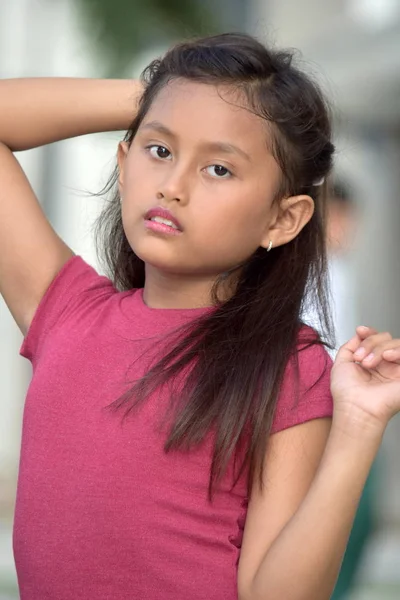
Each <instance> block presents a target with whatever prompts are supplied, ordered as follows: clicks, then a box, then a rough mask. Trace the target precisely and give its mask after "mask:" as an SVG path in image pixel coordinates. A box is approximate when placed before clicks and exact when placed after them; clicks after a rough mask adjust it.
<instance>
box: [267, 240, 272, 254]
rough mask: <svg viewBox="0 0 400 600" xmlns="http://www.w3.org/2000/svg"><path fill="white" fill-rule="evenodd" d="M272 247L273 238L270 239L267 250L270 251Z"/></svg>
mask: <svg viewBox="0 0 400 600" xmlns="http://www.w3.org/2000/svg"><path fill="white" fill-rule="evenodd" d="M271 248H272V240H269V244H268V248H267V252H269V251H270V250H271Z"/></svg>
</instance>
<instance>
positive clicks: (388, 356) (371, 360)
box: [354, 339, 400, 368]
mask: <svg viewBox="0 0 400 600" xmlns="http://www.w3.org/2000/svg"><path fill="white" fill-rule="evenodd" d="M354 356H355V357H356V353H355V354H354ZM382 359H383V360H387V361H390V362H397V361H400V340H398V339H397V340H393V339H392V340H390V341H386V342H384V343H381V344H377V345H376V346H374V347H373V348H371V350H370V352H369V354H367V356H365V357H364V358H363V359H362V360H360V361H359V362H361V364H362V365H364V366H366V367H368V368H371V367H376V366H377V365H378V364H379V363H380V362H381V360H382Z"/></svg>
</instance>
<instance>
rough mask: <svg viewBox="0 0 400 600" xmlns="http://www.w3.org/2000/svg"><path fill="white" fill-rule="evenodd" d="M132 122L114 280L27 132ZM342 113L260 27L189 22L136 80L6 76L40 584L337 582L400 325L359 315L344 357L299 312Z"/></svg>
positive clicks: (396, 361)
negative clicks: (201, 34) (333, 353)
mask: <svg viewBox="0 0 400 600" xmlns="http://www.w3.org/2000/svg"><path fill="white" fill-rule="evenodd" d="M138 100H140V102H139V103H138V102H137V101H138ZM127 128H129V129H128V133H127V135H126V136H125V140H124V141H123V142H121V143H120V145H119V148H118V168H117V171H116V176H115V194H114V196H113V198H112V199H111V201H110V202H109V204H108V205H107V206H106V208H105V212H104V213H103V215H102V216H101V219H100V222H99V229H98V233H99V234H100V235H102V236H103V237H102V238H100V239H102V240H103V241H102V242H101V244H102V247H103V250H104V252H105V256H106V259H107V263H108V266H109V268H110V272H111V279H108V278H106V277H104V276H100V275H98V274H97V273H96V272H95V270H94V269H93V268H91V267H90V266H89V265H87V264H86V263H85V262H84V260H82V258H80V257H78V256H74V254H73V252H72V251H71V250H70V249H69V248H68V247H67V246H66V245H65V244H64V243H63V242H62V241H61V240H60V239H59V237H58V236H57V235H56V233H55V232H54V231H53V230H52V228H51V226H50V225H49V223H48V221H47V220H46V218H45V216H44V215H43V212H42V211H41V208H40V206H39V204H38V202H37V200H36V198H35V197H34V194H33V192H32V189H31V188H30V186H29V184H28V182H27V180H26V178H25V176H24V174H23V172H22V171H21V169H20V167H19V166H18V163H17V161H16V159H15V158H14V156H13V154H12V153H13V152H14V151H17V150H24V149H28V148H32V147H35V146H39V145H41V144H47V143H50V142H54V141H56V140H60V139H63V138H68V137H72V136H78V135H83V134H86V133H92V132H98V131H106V130H117V129H118V130H126V129H127ZM330 135H331V134H330V125H329V118H328V114H327V109H326V107H325V104H324V100H323V98H322V96H321V93H320V91H319V89H318V87H317V86H316V85H315V84H314V83H313V82H311V81H310V80H309V79H308V78H307V76H306V75H304V74H303V73H301V72H300V71H299V70H298V69H297V68H296V67H294V66H293V65H292V63H291V56H290V55H289V54H287V53H284V52H276V51H273V52H272V51H269V50H267V49H266V48H264V47H263V46H262V45H261V44H259V43H258V42H256V41H255V40H253V39H252V38H250V37H247V36H244V35H243V36H242V35H221V36H217V37H213V38H207V39H204V40H200V41H195V42H190V43H185V44H182V45H179V46H177V47H175V48H173V49H172V50H171V51H170V52H168V53H167V55H166V56H165V57H164V58H163V59H161V60H160V61H155V62H154V63H152V65H151V66H150V67H149V68H148V69H147V70H146V72H145V77H144V79H143V82H142V83H132V82H131V81H117V80H115V81H96V80H74V79H71V80H68V79H57V80H48V79H31V80H11V81H2V82H1V86H0V139H1V142H2V143H1V147H0V153H1V160H0V176H1V193H0V228H1V229H0V285H1V293H2V294H3V296H4V298H5V300H6V302H7V304H8V306H9V308H10V310H11V312H12V314H13V316H14V318H15V320H16V322H17V324H18V325H19V327H20V329H21V330H22V332H23V333H24V335H25V340H24V343H23V346H22V349H21V353H22V355H23V356H25V357H27V358H28V359H29V360H30V361H31V362H32V364H33V377H32V382H31V385H30V388H29V392H28V396H27V400H26V406H25V413H24V423H23V436H22V450H21V463H20V475H19V484H18V497H17V504H16V512H15V524H14V553H15V560H16V566H17V572H18V578H19V586H20V591H21V598H22V600H47V599H48V600H50V599H51V600H55V599H57V600H67V599H68V600H77V599H85V600H87V599H89V598H90V599H91V598H96V599H99V600H100V599H113V600H114V599H118V600H124V599H126V600H127V599H132V598H135V599H140V600H142V599H146V600H160V599H163V600H172V599H173V600H189V599H190V600H200V599H201V600H204V599H207V600H234V599H236V598H240V600H264V599H268V600H327V599H328V598H329V597H330V594H331V592H332V590H333V588H334V584H335V580H336V577H337V574H338V571H339V568H340V563H341V558H342V556H343V553H344V550H345V547H346V543H347V539H348V535H349V532H350V529H351V525H352V521H353V518H354V514H355V511H356V508H357V503H358V501H359V498H360V495H361V492H362V488H363V486H364V483H365V481H366V478H367V475H368V472H369V469H370V467H371V464H372V462H373V459H374V457H375V455H376V453H377V451H378V448H379V445H380V443H381V440H382V436H383V433H384V430H385V427H386V425H387V423H388V421H389V419H390V418H391V417H392V416H393V415H394V414H395V413H396V412H397V411H399V409H400V340H394V339H392V336H391V335H390V334H389V333H378V332H377V331H375V330H373V329H371V328H368V327H359V328H358V329H357V332H356V334H355V335H354V337H353V338H352V339H351V340H350V341H349V342H348V343H347V344H345V345H344V346H343V347H342V348H341V349H340V351H339V353H338V356H337V359H336V361H335V364H334V366H333V369H331V364H330V360H329V358H328V356H327V353H326V350H325V348H324V345H323V341H322V339H320V338H319V337H318V335H317V334H316V332H315V331H313V330H312V329H310V328H307V327H306V326H304V325H303V324H302V322H301V319H300V315H301V313H302V310H303V306H304V302H305V299H306V297H307V294H306V292H307V290H311V291H312V290H316V292H317V295H318V297H319V299H320V301H321V306H322V309H321V312H322V313H324V314H325V316H326V302H325V300H324V298H325V296H324V269H325V253H324V248H325V240H324V195H325V189H326V184H325V183H323V181H324V180H325V179H326V177H327V176H328V174H329V172H330V169H331V165H332V154H333V151H334V148H333V145H332V142H331V139H330ZM327 321H328V319H325V322H327ZM332 396H333V405H334V409H333V419H331V417H332Z"/></svg>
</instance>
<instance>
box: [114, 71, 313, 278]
mask: <svg viewBox="0 0 400 600" xmlns="http://www.w3.org/2000/svg"><path fill="white" fill-rule="evenodd" d="M118 158H119V166H120V193H121V196H122V197H123V201H122V220H123V225H124V230H125V234H126V236H127V239H128V241H129V244H130V246H131V247H132V249H133V251H134V252H135V254H137V256H139V257H140V258H141V259H142V260H143V261H144V262H145V263H147V264H149V265H151V266H152V267H155V268H157V269H160V270H162V271H165V272H169V273H174V274H182V275H194V276H196V275H198V276H207V277H208V276H211V277H213V276H217V275H219V274H221V273H223V272H226V271H228V270H229V269H232V268H233V267H235V266H238V265H240V264H241V263H243V262H244V261H245V260H246V259H247V258H248V257H249V256H250V255H251V254H252V253H253V252H255V250H256V249H257V248H258V247H259V246H264V247H267V246H268V244H269V241H270V239H272V241H273V242H274V245H275V246H276V245H278V243H282V228H279V227H280V226H279V223H280V217H279V213H280V211H279V210H278V208H279V207H277V206H276V203H273V198H274V195H275V193H276V190H277V188H278V186H279V182H280V169H279V167H278V165H277V163H276V161H275V159H274V158H273V157H272V155H271V153H270V152H269V150H268V146H267V127H266V125H265V122H264V121H263V120H262V119H261V118H259V117H257V116H255V115H253V114H251V113H250V112H249V111H248V110H246V109H245V108H241V107H240V106H238V102H237V96H236V98H235V96H234V95H233V93H232V92H230V91H229V90H227V89H224V90H218V89H217V88H216V87H214V86H212V85H207V84H201V83H194V82H190V81H184V80H176V81H173V82H171V83H169V84H168V85H166V86H165V87H164V88H163V89H162V90H161V91H160V93H159V94H158V96H157V97H156V99H155V100H154V101H153V103H152V105H151V108H150V110H149V111H148V113H147V115H146V117H145V118H144V120H143V122H142V123H141V125H140V127H139V129H138V132H137V134H136V136H135V138H134V139H133V141H132V144H131V146H130V147H129V148H128V146H127V144H126V143H122V144H121V145H120V148H119V153H118ZM310 200H311V199H310ZM311 203H312V201H311ZM310 210H311V213H310V214H309V218H310V217H311V215H312V209H310ZM163 211H168V212H163ZM303 212H304V211H303ZM309 218H307V219H306V221H305V222H307V221H308V220H309ZM162 219H167V223H168V221H172V222H174V225H175V227H171V226H168V224H165V222H163V221H162ZM304 224H305V223H304ZM277 226H278V229H276V228H277ZM176 227H178V229H176ZM300 228H301V227H300ZM297 232H298V231H296V232H295V233H294V234H293V235H291V233H289V237H290V236H291V237H295V235H296V234H297ZM286 233H287V232H286ZM283 237H284V236H283ZM278 238H280V239H278ZM284 241H285V240H284ZM286 241H289V240H288V239H286Z"/></svg>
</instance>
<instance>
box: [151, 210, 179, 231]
mask: <svg viewBox="0 0 400 600" xmlns="http://www.w3.org/2000/svg"><path fill="white" fill-rule="evenodd" d="M154 217H161V219H167V220H168V221H171V223H173V224H174V225H175V226H176V227H177V230H176V229H173V227H170V226H168V225H164V227H167V228H168V229H173V230H174V231H178V232H182V226H181V224H180V223H179V221H178V219H177V218H176V217H174V215H173V214H172V213H171V212H170V211H169V210H167V209H166V208H163V207H162V206H155V207H154V208H151V209H150V210H149V211H147V213H146V214H145V217H144V218H145V221H146V224H147V223H148V222H150V223H152V224H153V225H163V224H162V223H155V222H154V221H151V220H150V219H153V218H154Z"/></svg>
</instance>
